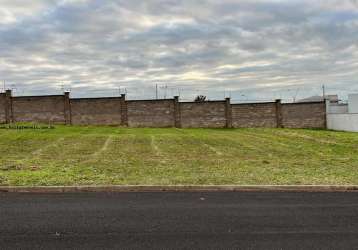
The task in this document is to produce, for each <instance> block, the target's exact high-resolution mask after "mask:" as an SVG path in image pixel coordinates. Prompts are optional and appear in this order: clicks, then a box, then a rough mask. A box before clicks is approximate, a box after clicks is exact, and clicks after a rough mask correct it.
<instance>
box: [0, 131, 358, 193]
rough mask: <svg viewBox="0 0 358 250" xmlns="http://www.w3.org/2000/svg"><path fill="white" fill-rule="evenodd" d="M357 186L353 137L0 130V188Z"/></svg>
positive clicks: (357, 150)
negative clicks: (2, 186) (264, 185)
mask: <svg viewBox="0 0 358 250" xmlns="http://www.w3.org/2000/svg"><path fill="white" fill-rule="evenodd" d="M107 184H117V185H121V184H131V185H137V184H138V185H173V184H223V185H224V184H358V134H357V133H345V132H332V131H321V130H290V129H175V128H168V129H134V128H132V129H131V128H115V127H69V126H56V127H55V129H42V130H40V129H38V130H32V129H24V130H15V129H0V185H31V186H35V185H107Z"/></svg>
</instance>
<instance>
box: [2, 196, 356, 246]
mask: <svg viewBox="0 0 358 250" xmlns="http://www.w3.org/2000/svg"><path fill="white" fill-rule="evenodd" d="M0 249H250V250H251V249H265V250H270V249H275V250H279V249H290V250H291V249H305V250H307V249H315V250H317V249H358V193H252V192H251V193H230V192H228V193H112V194H109V193H86V194H10V193H0Z"/></svg>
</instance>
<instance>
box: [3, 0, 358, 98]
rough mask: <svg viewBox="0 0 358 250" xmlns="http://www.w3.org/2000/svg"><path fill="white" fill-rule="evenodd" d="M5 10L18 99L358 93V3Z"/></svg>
mask: <svg viewBox="0 0 358 250" xmlns="http://www.w3.org/2000/svg"><path fill="white" fill-rule="evenodd" d="M19 6H21V7H19ZM1 13H2V14H3V15H0V78H3V79H4V80H6V81H7V82H8V84H9V85H8V86H10V85H14V86H16V89H17V90H16V91H17V93H18V94H36V93H39V91H40V93H41V94H44V93H58V92H59V91H61V85H66V86H71V89H72V93H73V95H74V96H96V95H115V94H118V88H119V87H121V88H122V91H124V88H126V89H127V92H128V95H129V97H130V98H150V97H153V96H154V86H155V84H160V85H164V84H167V85H168V86H169V88H168V90H167V95H171V94H178V93H179V92H180V94H181V96H182V97H183V98H184V99H190V98H192V96H193V95H195V94H198V93H204V94H206V95H208V96H209V98H211V99H215V98H223V97H224V95H225V94H226V95H228V93H229V92H230V91H231V94H232V97H233V98H234V99H235V100H241V99H242V98H250V99H270V98H271V99H273V98H291V96H292V92H294V93H295V92H296V91H297V90H299V94H300V95H302V96H304V95H311V94H316V93H317V92H319V91H320V86H321V85H322V84H326V85H327V87H328V90H329V91H330V92H332V93H333V92H338V93H340V94H343V95H345V94H347V93H348V92H353V91H358V86H357V82H356V79H357V78H358V67H357V66H358V52H357V51H358V50H357V48H358V3H357V1H355V0H342V1H337V0H328V1H323V0H317V1H314V2H312V1H308V0H303V1H302V0H301V1H298V0H291V1H288V0H287V1H284V0H266V1H265V0H256V1H249V0H241V1H234V0H223V1H214V0H200V1H189V0H182V1H176V0H175V1H174V0H148V1H139V0H132V1H128V0H110V1H99V0H62V1H55V0H54V1H40V0H35V1H31V3H30V2H29V1H24V0H23V1H21V0H17V1H13V0H12V1H8V0H3V1H2V3H1V6H0V14H1ZM161 90H162V91H161V94H162V95H163V93H164V91H163V89H161ZM243 96H245V97H243Z"/></svg>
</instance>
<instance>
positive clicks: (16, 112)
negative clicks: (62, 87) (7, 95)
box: [12, 95, 65, 124]
mask: <svg viewBox="0 0 358 250" xmlns="http://www.w3.org/2000/svg"><path fill="white" fill-rule="evenodd" d="M64 110H65V107H64V96H63V95H58V96H22V97H12V116H13V121H14V122H42V123H49V122H51V123H60V124H61V123H65V119H64Z"/></svg>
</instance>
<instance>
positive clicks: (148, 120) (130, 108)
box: [126, 100, 175, 127]
mask: <svg viewBox="0 0 358 250" xmlns="http://www.w3.org/2000/svg"><path fill="white" fill-rule="evenodd" d="M126 105H127V116H128V126H129V127H174V126H175V113H174V110H175V109H174V100H142V101H126Z"/></svg>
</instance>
